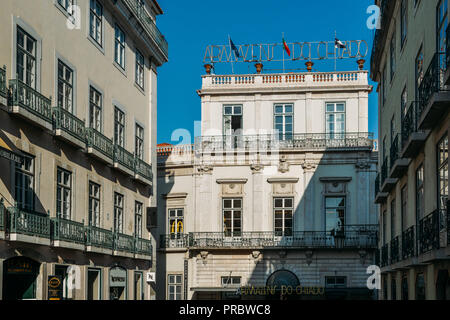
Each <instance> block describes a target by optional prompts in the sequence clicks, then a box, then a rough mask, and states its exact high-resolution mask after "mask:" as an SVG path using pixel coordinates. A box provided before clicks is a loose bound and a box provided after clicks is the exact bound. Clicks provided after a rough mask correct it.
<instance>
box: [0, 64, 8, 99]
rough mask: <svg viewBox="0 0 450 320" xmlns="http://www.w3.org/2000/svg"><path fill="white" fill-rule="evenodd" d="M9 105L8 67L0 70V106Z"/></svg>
mask: <svg viewBox="0 0 450 320" xmlns="http://www.w3.org/2000/svg"><path fill="white" fill-rule="evenodd" d="M7 105H8V88H7V87H6V66H3V68H0V106H7Z"/></svg>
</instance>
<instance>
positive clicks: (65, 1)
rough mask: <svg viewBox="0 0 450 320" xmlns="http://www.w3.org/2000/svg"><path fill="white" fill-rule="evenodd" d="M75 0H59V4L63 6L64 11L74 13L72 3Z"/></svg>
mask: <svg viewBox="0 0 450 320" xmlns="http://www.w3.org/2000/svg"><path fill="white" fill-rule="evenodd" d="M73 2H74V0H58V4H59V5H60V6H61V8H63V9H64V11H66V12H67V13H68V14H69V15H72V14H73V11H72V5H73V4H74V3H73Z"/></svg>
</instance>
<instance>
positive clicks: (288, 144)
mask: <svg viewBox="0 0 450 320" xmlns="http://www.w3.org/2000/svg"><path fill="white" fill-rule="evenodd" d="M373 146H374V140H373V134H371V133H335V134H333V133H331V134H329V133H318V134H313V133H300V134H293V135H292V137H291V139H285V140H280V139H279V135H276V134H267V135H222V136H202V137H196V138H195V152H196V153H197V154H198V153H200V154H208V153H209V154H215V153H223V152H227V151H236V152H250V151H251V152H274V151H316V150H322V151H359V150H360V151H371V150H373Z"/></svg>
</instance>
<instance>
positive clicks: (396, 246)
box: [390, 237, 400, 264]
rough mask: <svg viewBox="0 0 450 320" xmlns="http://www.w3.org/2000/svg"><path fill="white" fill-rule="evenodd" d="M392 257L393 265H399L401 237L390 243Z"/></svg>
mask: <svg viewBox="0 0 450 320" xmlns="http://www.w3.org/2000/svg"><path fill="white" fill-rule="evenodd" d="M390 257H391V261H390V262H391V264H394V263H397V262H398V261H399V260H400V241H399V237H395V238H394V239H392V241H391V243H390Z"/></svg>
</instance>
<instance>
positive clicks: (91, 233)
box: [86, 225, 114, 254]
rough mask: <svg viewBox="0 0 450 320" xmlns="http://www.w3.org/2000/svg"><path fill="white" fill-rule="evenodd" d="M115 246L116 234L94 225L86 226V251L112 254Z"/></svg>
mask: <svg viewBox="0 0 450 320" xmlns="http://www.w3.org/2000/svg"><path fill="white" fill-rule="evenodd" d="M113 248H114V234H113V232H112V231H111V230H106V229H102V228H98V227H94V226H91V225H90V226H87V227H86V251H88V252H97V253H104V254H111V253H112V250H113Z"/></svg>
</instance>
